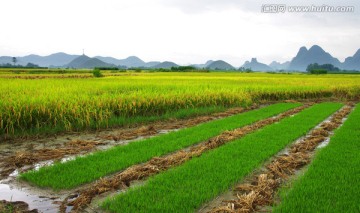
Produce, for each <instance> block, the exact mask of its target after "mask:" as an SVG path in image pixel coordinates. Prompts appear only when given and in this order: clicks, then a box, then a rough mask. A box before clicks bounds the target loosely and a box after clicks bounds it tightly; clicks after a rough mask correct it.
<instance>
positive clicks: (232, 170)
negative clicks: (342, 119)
mask: <svg viewBox="0 0 360 213" xmlns="http://www.w3.org/2000/svg"><path fill="white" fill-rule="evenodd" d="M341 106H342V104H337V103H322V104H318V105H315V106H313V107H311V108H308V109H305V110H304V111H302V112H300V113H298V114H297V115H295V116H293V117H288V118H285V119H283V120H282V121H280V122H279V123H277V124H273V125H270V126H267V127H265V128H263V129H261V130H259V131H256V132H255V133H253V134H250V135H247V136H245V137H243V138H241V139H238V140H235V141H233V142H231V143H228V144H225V145H224V146H221V147H219V148H217V149H215V150H211V151H209V152H207V153H205V154H203V155H202V156H200V157H199V158H194V159H192V160H190V161H188V162H186V163H185V164H183V165H181V166H179V167H176V168H173V169H170V170H168V171H166V172H163V173H160V174H159V175H157V176H154V177H152V178H150V179H149V181H148V182H147V183H145V185H144V186H141V187H135V188H132V189H130V190H129V191H127V192H125V193H121V194H119V195H117V196H115V197H113V198H109V199H107V200H106V201H105V202H104V203H103V204H102V207H103V208H104V209H106V210H108V211H111V212H194V211H195V210H196V209H198V208H199V207H201V205H202V204H204V203H205V202H207V201H210V200H211V199H213V198H215V197H216V196H218V195H219V194H221V193H223V192H225V191H227V190H228V189H229V187H231V186H233V185H234V184H235V183H237V182H238V181H239V180H241V179H242V178H244V177H245V176H246V175H248V174H249V173H251V172H252V171H253V170H254V169H256V168H258V167H260V166H261V165H262V164H263V163H264V161H265V160H267V159H269V158H270V157H271V156H273V155H274V154H276V153H278V152H279V151H280V150H282V149H283V148H284V147H285V146H286V145H288V144H289V143H291V142H292V141H294V140H296V139H297V138H299V137H301V136H303V135H305V134H306V133H307V132H308V131H309V130H310V129H311V128H313V127H314V126H316V125H317V124H318V123H320V122H321V121H322V120H324V119H325V118H327V117H328V116H329V115H330V114H332V113H334V112H335V111H336V110H338V109H339V108H340V107H341Z"/></svg>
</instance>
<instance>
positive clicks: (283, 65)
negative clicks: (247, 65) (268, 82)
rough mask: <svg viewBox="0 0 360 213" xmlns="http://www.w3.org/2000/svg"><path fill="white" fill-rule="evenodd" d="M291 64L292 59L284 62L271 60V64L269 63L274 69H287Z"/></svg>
mask: <svg viewBox="0 0 360 213" xmlns="http://www.w3.org/2000/svg"><path fill="white" fill-rule="evenodd" d="M289 65H290V61H287V62H284V63H279V62H277V61H273V62H271V64H269V67H271V68H272V69H273V70H287V69H288V67H289Z"/></svg>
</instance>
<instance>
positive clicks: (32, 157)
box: [0, 105, 259, 179]
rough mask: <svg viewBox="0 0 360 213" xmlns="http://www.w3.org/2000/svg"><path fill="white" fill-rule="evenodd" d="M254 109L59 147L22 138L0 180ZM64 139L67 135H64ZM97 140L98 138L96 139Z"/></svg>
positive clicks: (0, 167) (0, 171) (161, 123)
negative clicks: (41, 165)
mask: <svg viewBox="0 0 360 213" xmlns="http://www.w3.org/2000/svg"><path fill="white" fill-rule="evenodd" d="M256 108H259V106H257V105H253V106H251V107H249V108H247V109H244V108H233V109H229V110H227V111H225V112H219V113H214V114H212V115H207V116H198V117H195V118H189V119H184V120H176V119H173V120H170V121H159V122H156V123H154V124H152V125H147V126H140V127H138V128H132V129H121V130H117V131H116V133H114V132H115V131H114V132H113V133H111V134H106V133H102V134H99V135H97V136H95V137H94V139H95V140H97V141H92V140H82V139H74V140H71V141H70V142H66V143H63V144H62V145H61V146H60V147H55V148H41V149H40V148H34V147H33V146H31V145H29V146H28V145H25V143H26V141H24V146H25V150H22V151H17V152H14V153H11V154H9V156H4V157H0V159H1V158H2V159H1V162H2V163H0V179H4V178H6V177H8V176H9V175H10V174H11V173H13V172H14V171H15V170H17V169H23V168H22V167H24V166H29V167H28V168H26V169H25V170H30V169H33V168H34V164H36V163H40V162H43V161H49V160H61V159H63V158H64V157H65V156H70V155H72V156H73V155H79V154H87V153H90V152H92V151H94V150H95V149H96V147H97V146H102V145H106V144H108V142H109V140H111V141H115V143H114V144H113V146H115V145H119V144H117V142H119V141H130V140H134V139H138V138H140V137H148V136H153V135H157V134H159V133H161V132H162V131H166V130H176V129H179V128H185V127H191V126H195V125H198V124H200V123H204V122H208V121H211V120H214V119H219V118H224V117H228V116H231V115H235V114H238V113H241V112H245V111H249V110H253V109H256ZM67 139H70V138H69V137H67ZM99 139H100V141H98V140H99ZM20 146H21V145H20ZM22 172H24V171H22Z"/></svg>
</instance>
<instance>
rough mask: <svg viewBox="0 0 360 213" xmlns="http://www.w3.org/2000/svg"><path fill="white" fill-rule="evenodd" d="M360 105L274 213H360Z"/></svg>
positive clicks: (295, 181) (283, 195) (291, 188)
mask: <svg viewBox="0 0 360 213" xmlns="http://www.w3.org/2000/svg"><path fill="white" fill-rule="evenodd" d="M359 121H360V105H359V104H358V105H357V107H356V109H355V110H354V111H353V112H352V113H351V114H350V115H349V117H348V119H347V120H346V121H345V123H344V125H343V126H342V127H340V129H338V130H337V131H335V135H334V136H332V137H331V139H330V143H329V145H328V146H326V147H325V148H322V149H321V150H319V151H318V153H317V154H316V156H315V159H314V160H313V162H312V163H311V164H310V166H309V168H308V169H307V170H306V171H305V173H304V174H303V175H301V176H300V177H299V178H298V179H297V180H294V181H293V182H292V184H290V185H289V187H288V188H284V189H283V190H282V191H281V193H280V197H281V203H280V204H279V206H276V207H275V209H274V212H359V211H360V184H359V179H360V153H359V150H360V128H359Z"/></svg>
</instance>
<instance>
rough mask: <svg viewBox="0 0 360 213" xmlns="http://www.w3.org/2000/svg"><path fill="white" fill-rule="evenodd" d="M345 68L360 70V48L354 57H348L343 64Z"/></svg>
mask: <svg viewBox="0 0 360 213" xmlns="http://www.w3.org/2000/svg"><path fill="white" fill-rule="evenodd" d="M341 68H342V69H345V70H360V49H358V51H357V52H356V53H355V54H354V56H352V57H347V58H346V59H345V61H344V63H343V64H342V66H341Z"/></svg>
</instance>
